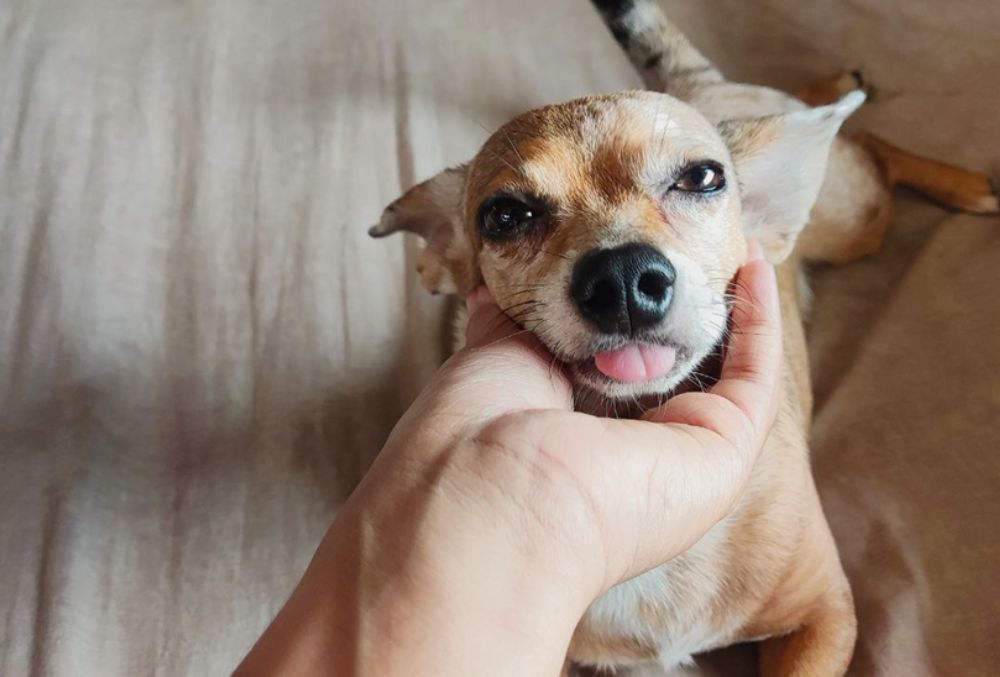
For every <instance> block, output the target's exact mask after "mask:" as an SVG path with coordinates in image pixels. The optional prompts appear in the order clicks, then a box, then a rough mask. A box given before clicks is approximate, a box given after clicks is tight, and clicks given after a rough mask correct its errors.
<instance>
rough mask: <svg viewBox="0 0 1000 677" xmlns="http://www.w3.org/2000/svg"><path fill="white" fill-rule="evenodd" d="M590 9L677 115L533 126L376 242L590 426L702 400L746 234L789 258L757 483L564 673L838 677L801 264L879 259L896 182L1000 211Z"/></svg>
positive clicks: (658, 28) (960, 173)
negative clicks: (567, 396) (510, 337)
mask: <svg viewBox="0 0 1000 677" xmlns="http://www.w3.org/2000/svg"><path fill="white" fill-rule="evenodd" d="M595 4H597V6H598V8H599V9H600V10H601V12H602V14H603V15H604V18H605V20H606V22H607V23H608V25H609V26H610V27H611V29H612V31H613V32H614V34H615V37H616V39H618V41H619V43H620V44H622V46H623V47H624V48H625V49H626V51H627V53H628V54H629V57H630V58H631V59H632V61H633V63H635V64H636V66H637V67H638V68H639V70H640V72H642V74H643V77H644V79H645V80H646V83H647V84H648V85H649V86H650V87H651V88H653V89H656V90H659V91H663V92H666V93H667V94H670V95H672V96H673V97H676V99H679V100H680V101H684V102H686V103H687V104H690V107H689V106H686V105H684V104H683V103H679V102H678V101H677V100H675V99H673V98H670V97H665V96H662V95H656V94H642V93H624V94H620V95H610V96H604V97H590V98H588V99H583V100H579V101H575V102H570V103H567V104H562V105H560V106H553V107H548V108H545V109H542V110H540V111H533V112H530V113H527V114H525V115H524V116H521V117H519V118H517V119H516V120H515V121H513V122H512V123H510V124H508V125H507V126H505V127H504V128H502V129H501V130H500V131H499V132H497V134H495V135H494V136H493V137H492V138H491V139H490V140H489V141H487V143H486V144H485V145H484V147H483V149H482V150H481V151H480V153H479V154H478V155H477V156H476V159H475V160H474V161H473V162H472V163H470V164H469V165H466V166H463V167H460V168H456V169H453V170H449V171H447V172H445V173H443V174H441V175H439V176H438V177H435V178H434V179H432V180H430V181H428V182H425V183H424V184H421V185H420V186H417V187H416V188H414V189H413V190H411V191H410V192H409V193H407V194H406V195H405V196H403V197H402V198H400V200H397V201H396V202H394V203H393V204H392V205H390V207H389V208H387V210H386V212H385V214H384V215H383V220H382V223H381V224H380V225H379V226H376V227H375V229H373V234H376V235H384V234H388V233H390V232H394V231H396V230H401V229H402V230H409V231H411V232H416V233H419V234H420V235H421V236H423V237H424V238H425V239H426V240H427V242H428V246H427V248H426V250H425V252H424V255H423V256H422V259H421V263H420V269H421V275H422V278H423V281H424V284H425V286H427V287H428V288H430V289H431V290H433V291H467V290H468V289H470V288H471V287H473V286H474V285H476V284H477V283H479V282H481V281H485V282H486V284H487V286H489V288H490V289H491V291H492V292H493V294H494V296H495V297H496V298H497V300H498V302H499V303H500V305H501V307H503V308H504V309H505V310H506V311H507V313H508V314H509V315H510V316H511V317H512V318H513V319H515V320H516V321H517V322H518V323H519V324H521V325H522V326H525V327H526V328H529V329H531V330H532V331H534V332H535V333H536V334H538V336H539V337H540V338H541V339H542V341H543V342H545V343H546V344H547V345H548V346H549V348H550V349H551V350H552V351H553V352H554V353H555V354H556V356H557V357H559V358H561V360H562V361H563V362H564V363H565V364H567V365H568V367H567V368H568V369H569V370H570V372H571V374H572V376H573V377H574V379H575V382H576V385H577V389H578V393H579V394H580V398H579V401H580V402H581V404H582V406H584V407H587V408H588V409H590V410H591V411H594V412H601V411H606V410H607V407H608V403H609V402H610V403H611V404H612V409H614V408H616V407H615V406H614V405H615V403H625V405H628V406H631V405H632V403H638V402H639V401H640V398H641V397H643V396H647V395H653V396H656V397H662V396H664V395H667V394H669V393H671V392H674V391H676V389H677V388H678V387H687V386H689V385H690V384H691V382H692V381H694V382H695V383H696V384H697V382H698V379H699V378H700V376H701V375H700V374H699V372H698V370H699V369H705V366H704V365H705V364H706V360H707V359H710V358H711V356H712V354H713V353H714V352H716V351H717V350H718V346H719V344H720V342H721V341H722V339H723V336H724V334H725V330H726V326H725V325H726V317H727V314H726V310H725V309H726V304H727V302H728V297H727V295H726V291H727V285H728V282H729V280H730V279H731V278H732V275H733V273H734V272H735V270H736V269H737V268H738V267H739V265H740V264H741V263H742V261H743V258H744V256H745V240H744V235H745V236H749V237H753V238H755V239H758V240H759V241H761V242H762V244H763V245H764V247H765V250H766V252H767V256H768V258H769V259H770V260H772V261H773V262H775V263H777V264H780V265H779V269H778V272H779V286H780V290H781V298H782V312H783V322H784V341H785V352H786V379H785V396H784V405H783V406H782V407H781V410H780V412H779V414H778V418H777V422H776V424H775V426H774V429H773V431H772V433H771V435H770V437H769V439H768V441H767V443H766V445H765V448H764V450H763V452H762V453H761V456H760V459H759V461H758V463H757V465H756V467H755V470H754V472H753V476H752V479H751V481H750V484H749V488H748V490H747V492H746V494H745V495H744V496H743V498H742V500H741V502H740V504H739V505H738V507H737V508H736V509H735V511H734V512H733V513H732V514H731V515H730V516H729V517H728V518H727V519H726V520H724V521H723V522H722V523H720V524H719V525H717V526H716V527H715V528H714V529H713V530H712V531H711V532H710V533H709V534H708V535H707V536H706V537H705V538H703V539H702V540H701V541H700V542H699V543H697V544H696V545H695V546H694V547H693V548H691V549H690V550H689V551H688V552H687V553H685V554H684V555H682V556H680V557H678V558H676V559H674V560H672V561H670V562H668V563H666V564H664V565H662V566H661V567H659V568H657V569H654V570H652V571H650V572H647V573H646V574H644V575H642V576H639V577H638V578H636V579H633V580H631V581H628V582H626V583H623V584H621V585H619V586H616V587H615V588H613V589H612V590H610V591H609V592H608V593H607V594H605V595H604V596H603V597H601V598H600V599H598V600H597V601H595V602H594V604H593V605H592V606H591V608H590V609H589V611H588V612H587V614H586V615H585V616H584V618H583V619H582V620H581V622H580V624H579V626H578V628H577V631H576V634H575V636H574V637H573V640H572V643H571V645H570V648H569V659H570V660H571V661H572V662H573V663H576V664H581V665H586V666H599V667H608V668H614V669H616V670H617V671H618V673H617V674H636V675H638V674H643V675H662V674H666V673H667V672H669V671H671V670H673V669H674V668H676V667H677V666H680V665H683V664H684V663H686V662H687V661H688V660H689V659H690V657H691V656H693V655H694V654H697V653H700V652H703V651H707V650H710V649H713V648H717V647H721V646H726V645H729V644H732V643H736V642H742V641H748V640H758V639H764V640H766V641H764V642H763V644H762V645H761V671H762V673H763V674H769V675H817V676H825V675H838V674H843V673H844V672H845V671H846V669H847V665H848V662H849V660H850V657H851V653H852V649H853V645H854V639H855V620H854V612H853V606H852V601H851V593H850V588H849V585H848V582H847V579H846V577H845V575H844V573H843V570H842V568H841V565H840V561H839V558H838V556H837V551H836V546H835V544H834V541H833V538H832V535H831V533H830V530H829V527H828V525H827V522H826V519H825V517H824V515H823V511H822V508H821V506H820V502H819V498H818V495H817V492H816V489H815V486H814V484H813V480H812V476H811V474H810V468H809V453H808V443H807V440H808V428H809V420H810V410H811V395H810V387H809V376H808V362H807V356H806V351H805V339H804V332H803V328H802V320H801V315H800V300H801V299H800V294H801V288H802V286H801V281H800V273H799V264H800V262H801V261H803V260H819V261H831V262H842V261H847V260H850V259H853V258H856V257H858V256H861V255H863V254H866V253H869V252H872V251H874V250H875V249H877V247H878V246H879V244H880V243H881V240H882V237H883V235H884V233H885V229H886V227H887V224H888V221H889V218H890V215H891V206H892V197H891V192H890V188H891V186H892V185H893V184H894V183H896V182H901V183H907V184H910V185H914V186H916V187H918V188H920V189H922V190H924V191H925V192H927V193H929V194H930V195H931V196H932V197H936V198H937V199H939V200H942V201H945V202H948V203H950V204H953V205H956V206H960V207H963V208H966V209H968V210H970V211H980V212H987V211H996V209H997V198H996V196H995V195H994V194H993V193H992V191H991V189H990V187H989V184H988V182H987V181H986V179H985V177H982V176H981V175H979V174H974V173H972V172H966V171H964V170H960V169H957V168H953V167H949V166H946V165H941V164H938V163H933V162H931V161H927V160H922V159H919V158H915V157H913V156H910V155H908V154H906V153H903V152H902V151H899V150H898V149H895V148H892V147H891V146H888V145H887V144H884V143H882V142H879V141H877V140H875V139H872V138H866V139H865V141H864V142H863V143H862V144H859V143H855V142H851V141H848V140H845V139H841V138H839V137H838V138H836V139H835V138H834V135H835V134H836V132H837V129H838V128H839V126H840V123H841V122H842V121H843V119H844V118H845V117H846V116H847V115H849V114H850V113H851V112H852V111H853V110H854V109H855V108H856V107H857V106H858V105H860V103H861V101H862V100H863V96H862V95H860V94H859V93H854V94H848V95H847V96H846V97H844V98H843V99H841V100H840V101H839V102H838V103H835V104H833V105H829V106H826V107H823V108H816V109H812V108H809V107H808V106H807V105H806V104H805V103H803V101H802V100H799V99H796V98H793V97H791V96H788V95H786V94H784V93H781V92H778V91H776V90H772V89H768V88H765V87H756V86H750V85H742V84H736V83H729V82H726V81H725V79H724V78H723V77H722V75H721V74H719V72H718V71H717V70H716V69H715V68H714V67H713V66H712V65H711V64H710V63H709V62H708V61H707V60H706V59H705V58H704V57H703V56H702V55H701V54H700V53H699V52H697V50H695V49H694V48H693V47H692V46H691V45H690V44H689V43H688V42H687V40H686V39H685V38H684V37H683V36H682V35H681V34H680V33H679V32H678V31H677V30H676V28H674V27H673V26H671V25H670V24H669V23H667V21H666V19H665V18H664V17H663V15H662V13H661V12H660V11H659V9H658V7H657V6H656V5H655V3H654V2H652V1H650V0H631V1H618V2H615V1H603V2H597V1H595ZM852 88H853V80H845V79H843V78H842V79H839V80H837V81H832V82H830V83H827V84H826V85H825V86H823V87H820V88H813V89H812V90H811V91H810V92H807V93H806V95H804V98H805V99H807V100H808V101H809V102H810V103H816V104H821V103H828V101H832V100H835V99H838V98H839V97H840V96H841V95H843V94H846V93H847V90H850V89H852ZM695 111H697V112H695ZM715 127H717V128H718V130H719V131H718V132H716V131H715V129H714V128H715ZM731 174H736V176H738V178H739V184H740V185H739V193H740V194H739V195H738V196H737V195H735V194H734V193H735V191H736V188H735V187H734V185H735V184H736V181H731V182H729V186H728V187H727V185H726V182H725V181H724V177H725V176H727V175H731ZM664 177H667V180H669V181H672V183H670V184H669V186H668V185H667V183H665V182H664V181H665V179H664ZM807 222H808V224H809V227H808V228H805V226H806V223H807ZM804 228H805V229H804ZM803 229H804V230H803ZM800 232H801V233H802V235H801V237H799V234H800ZM595 257H596V259H595ZM597 259H600V260H599V261H597ZM595 261H596V263H595ZM595 266H596V268H595ZM595 270H596V272H595ZM609 271H610V272H609ZM629 271H638V272H635V274H634V275H633V272H629ZM629 275H633V278H628V276H629ZM626 278H628V279H626ZM623 280H624V281H623ZM609 290H610V291H609ZM612 297H613V298H612ZM609 299H610V300H609ZM635 369H640V371H641V373H642V374H643V377H642V378H638V379H636V378H633V376H634V373H633V372H634V371H635ZM645 402H648V400H645Z"/></svg>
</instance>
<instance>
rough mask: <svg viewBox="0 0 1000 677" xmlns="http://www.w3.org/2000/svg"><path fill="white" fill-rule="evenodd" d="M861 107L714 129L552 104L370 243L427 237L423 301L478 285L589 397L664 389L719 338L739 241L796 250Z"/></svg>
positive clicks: (849, 103)
mask: <svg viewBox="0 0 1000 677" xmlns="http://www.w3.org/2000/svg"><path fill="white" fill-rule="evenodd" d="M863 98H864V97H863V95H861V94H860V93H854V94H851V95H848V96H847V97H845V98H844V99H843V100H842V101H840V102H838V103H836V104H834V105H831V106H826V107H822V108H814V109H804V110H801V111H794V112H791V113H787V114H784V115H780V116H775V117H769V118H760V119H752V120H740V121H731V122H726V123H722V124H721V125H719V126H718V127H715V126H713V125H712V124H710V123H709V122H708V121H707V120H705V118H703V117H702V116H701V115H700V114H699V113H698V112H697V111H695V110H694V109H693V108H691V107H690V106H688V105H686V104H684V103H682V102H680V101H678V100H676V99H673V98H672V97H669V96H667V95H665V94H656V93H652V92H627V93H622V94H614V95H608V96H596V97H588V98H584V99H579V100H575V101H570V102H568V103H564V104H560V105H556V106H549V107H546V108H542V109H539V110H535V111H531V112H528V113H525V114H524V115H521V116H520V117H518V118H516V119H514V120H513V121H511V122H510V123H508V124H507V125H505V126H504V127H502V128H501V129H500V130H499V131H497V132H496V133H495V134H493V136H491V137H490V139H489V140H488V141H487V142H486V143H485V145H484V146H483V147H482V149H481V150H480V151H479V153H478V154H477V155H476V156H475V157H474V158H473V159H472V161H471V162H469V163H468V164H465V165H462V166H460V167H456V168H453V169H449V170H447V171H445V172H443V173H441V174H439V175H437V176H435V177H434V178H432V179H430V180H429V181H426V182H424V183H422V184H420V185H418V186H416V187H414V188H413V189H412V190H410V191H409V192H407V193H406V194H405V195H403V196H402V197H401V198H399V199H398V200H396V201H395V202H393V203H392V204H391V205H389V207H387V208H386V210H385V213H384V214H383V216H382V221H381V223H380V224H379V225H377V226H375V227H374V228H373V229H372V231H371V232H372V234H373V235H386V234H388V233H392V232H395V231H398V230H405V231H409V232H414V233H417V234H419V235H421V236H422V237H423V238H424V239H425V240H426V242H427V246H426V248H425V250H424V252H423V254H422V256H421V259H420V262H419V264H418V269H419V270H420V273H421V276H422V280H423V283H424V285H425V286H426V287H427V288H428V289H430V290H431V291H437V292H467V291H469V290H471V289H472V288H473V287H474V286H476V285H477V284H479V283H480V282H485V283H486V285H487V287H488V288H489V289H490V291H491V292H492V294H493V296H494V298H495V299H496V301H497V303H498V304H499V305H500V307H501V308H502V309H503V310H504V311H505V312H506V313H507V314H508V315H509V316H510V317H511V318H512V319H513V320H514V321H516V322H517V323H518V324H520V325H521V326H523V327H524V328H526V329H529V330H531V331H532V332H534V333H535V334H536V335H537V336H538V337H539V338H540V339H541V340H542V341H543V342H544V343H545V344H546V345H547V346H548V347H549V349H550V350H551V351H552V352H553V354H554V355H556V356H557V357H558V358H559V359H560V360H562V361H563V362H564V363H565V364H566V365H567V366H568V367H569V369H570V370H571V372H572V374H573V377H574V378H575V380H576V384H577V386H578V387H580V388H581V389H582V390H586V391H593V392H596V393H599V394H600V395H603V396H604V398H607V399H610V400H631V399H633V398H636V397H639V396H642V395H659V394H665V393H668V392H670V391H671V390H672V389H674V388H675V387H676V386H677V385H678V384H679V383H680V382H682V381H683V380H685V379H687V378H688V377H689V376H691V375H692V373H693V372H695V370H696V369H697V367H698V365H699V363H700V362H701V361H702V360H703V359H704V358H705V357H706V356H707V355H708V354H709V353H711V352H712V351H713V349H714V348H715V347H716V346H718V345H719V344H720V342H721V340H722V337H723V335H724V332H725V329H726V324H727V318H728V312H727V308H728V304H727V298H728V297H727V290H728V285H729V283H730V280H731V279H732V277H733V275H734V274H735V272H736V270H737V268H738V267H739V266H740V265H741V264H742V263H743V261H744V260H745V256H746V238H747V237H752V238H755V239H757V240H759V241H760V242H761V244H762V245H763V246H764V248H765V251H766V253H767V256H768V258H769V259H770V260H772V261H774V262H777V261H780V260H781V259H783V258H785V257H786V256H787V255H788V254H789V253H790V252H791V250H792V247H793V246H794V244H795V238H796V236H797V235H798V233H799V231H801V230H802V228H803V227H804V226H805V224H806V221H807V219H808V216H809V211H810V209H811V208H812V205H813V203H814V202H815V200H816V197H817V194H818V192H819V188H820V185H821V184H822V181H823V176H824V173H825V168H826V160H827V156H828V153H829V149H830V144H831V142H832V140H833V138H834V136H835V135H836V133H837V130H838V129H839V127H840V125H841V123H842V122H843V120H844V119H845V118H846V117H847V116H848V115H849V114H850V113H851V112H852V111H854V110H855V109H856V108H857V107H858V106H859V105H860V103H861V101H862V100H863Z"/></svg>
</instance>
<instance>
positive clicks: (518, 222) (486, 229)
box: [480, 197, 540, 240]
mask: <svg viewBox="0 0 1000 677" xmlns="http://www.w3.org/2000/svg"><path fill="white" fill-rule="evenodd" d="M539 216H540V210H539V209H537V208H535V207H532V206H531V205H528V204H525V203H524V202H521V201H520V200H516V199H514V198H508V197H504V198H496V199H494V200H490V201H489V202H487V203H486V204H485V205H483V209H482V211H481V217H480V230H481V232H482V234H483V237H485V238H488V239H491V240H503V239H506V238H510V237H514V236H516V235H520V234H521V233H524V232H526V231H527V230H528V229H529V228H531V226H532V225H533V224H534V222H535V221H536V220H537V219H538V218H539Z"/></svg>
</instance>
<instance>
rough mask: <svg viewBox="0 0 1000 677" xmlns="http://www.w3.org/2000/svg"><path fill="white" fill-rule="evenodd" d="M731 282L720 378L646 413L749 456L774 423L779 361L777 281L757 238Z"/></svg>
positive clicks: (658, 420)
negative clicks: (728, 329) (728, 328)
mask: <svg viewBox="0 0 1000 677" xmlns="http://www.w3.org/2000/svg"><path fill="white" fill-rule="evenodd" d="M733 287H734V293H735V296H736V300H735V303H734V305H733V311H732V318H731V335H730V338H729V341H728V343H727V346H726V355H725V359H724V361H723V364H722V372H721V377H720V379H719V382H718V383H716V385H715V386H713V387H712V388H711V389H710V390H709V391H708V393H690V394H685V395H680V396H679V397H675V398H673V399H671V400H669V401H668V402H667V403H666V404H665V405H663V406H662V407H660V408H659V409H657V410H654V411H651V412H649V413H648V415H647V416H646V418H647V419H648V420H651V421H656V422H659V423H682V424H685V425H690V426H695V427H698V428H703V429H707V430H710V431H712V432H714V433H716V434H718V435H720V436H722V437H723V438H725V439H726V440H727V441H729V442H730V443H732V444H733V445H735V446H736V447H737V448H738V449H740V450H744V451H745V452H746V453H747V455H748V456H749V457H751V458H753V457H755V455H756V452H757V451H759V448H760V445H761V444H763V441H764V438H765V437H766V435H767V433H768V431H769V430H770V428H771V425H772V424H773V423H774V417H775V414H776V412H777V408H778V402H779V398H780V378H781V360H782V346H781V309H780V303H779V299H778V284H777V280H776V278H775V273H774V267H773V266H771V265H770V264H769V263H767V262H766V261H765V260H764V259H763V256H762V253H761V250H760V246H759V245H757V244H756V243H752V245H751V248H750V257H749V258H748V260H747V262H746V264H744V265H743V267H742V268H740V270H739V271H738V272H737V275H736V278H735V279H734V280H733Z"/></svg>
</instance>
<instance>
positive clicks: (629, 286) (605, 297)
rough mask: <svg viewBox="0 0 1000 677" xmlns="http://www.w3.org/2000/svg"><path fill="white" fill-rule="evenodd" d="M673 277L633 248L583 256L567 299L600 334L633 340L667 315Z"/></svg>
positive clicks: (657, 260)
mask: <svg viewBox="0 0 1000 677" xmlns="http://www.w3.org/2000/svg"><path fill="white" fill-rule="evenodd" d="M675 277H676V273H675V271H674V267H673V266H672V265H671V264H670V261H668V260H667V257H665V256H664V255H663V254H661V253H660V252H658V251H657V250H656V249H654V248H653V247H650V246H649V245H647V244H640V243H633V244H627V245H623V246H621V247H616V248H614V249H598V250H595V251H592V252H589V253H587V254H586V255H584V256H583V258H581V259H580V260H579V261H578V262H577V264H576V266H575V267H574V269H573V280H572V282H571V283H570V290H569V291H570V295H571V296H572V297H573V300H574V301H575V302H576V306H577V308H579V309H580V313H582V314H583V316H584V317H585V318H587V319H588V320H590V321H591V322H592V323H593V324H595V325H596V326H597V328H598V329H600V330H601V332H602V333H605V334H626V335H631V334H635V333H636V332H638V331H639V330H641V329H646V328H648V327H651V326H653V325H655V324H656V323H657V322H659V321H660V320H662V319H663V317H664V316H665V315H666V314H667V308H669V307H670V299H671V297H673V293H674V279H675Z"/></svg>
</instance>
